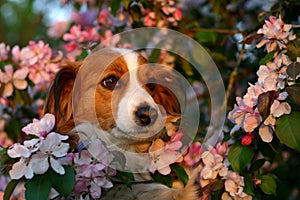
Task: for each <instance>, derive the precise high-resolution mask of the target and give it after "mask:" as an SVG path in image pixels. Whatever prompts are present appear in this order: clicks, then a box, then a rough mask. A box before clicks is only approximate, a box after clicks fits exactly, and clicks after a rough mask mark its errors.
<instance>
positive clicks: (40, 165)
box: [31, 152, 49, 174]
mask: <svg viewBox="0 0 300 200" xmlns="http://www.w3.org/2000/svg"><path fill="white" fill-rule="evenodd" d="M31 163H32V166H33V171H34V173H35V174H44V173H45V172H46V171H47V170H48V168H49V162H48V156H47V154H44V153H42V152H37V153H36V154H34V155H33V156H32V158H31Z"/></svg>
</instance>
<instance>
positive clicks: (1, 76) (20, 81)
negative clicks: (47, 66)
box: [0, 65, 29, 97]
mask: <svg viewBox="0 0 300 200" xmlns="http://www.w3.org/2000/svg"><path fill="white" fill-rule="evenodd" d="M4 70H5V72H1V71H0V84H1V83H2V84H3V85H4V91H3V94H4V95H6V96H7V97H9V96H11V95H12V94H13V91H14V89H13V88H14V87H15V88H17V89H19V90H24V89H25V88H26V87H27V85H28V83H27V81H26V80H25V78H26V77H27V74H28V73H29V71H28V69H27V68H21V69H18V70H16V71H15V72H14V69H13V67H12V66H11V65H6V66H5V67H4ZM0 86H1V85H0Z"/></svg>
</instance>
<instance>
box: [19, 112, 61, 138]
mask: <svg viewBox="0 0 300 200" xmlns="http://www.w3.org/2000/svg"><path fill="white" fill-rule="evenodd" d="M54 125H55V117H54V115H52V114H49V113H46V114H45V115H44V117H43V118H42V119H40V120H38V119H33V122H32V123H30V124H28V125H27V126H25V127H24V128H22V131H23V132H25V133H26V134H27V135H35V136H38V137H45V136H46V135H47V134H48V133H50V131H52V129H53V128H54Z"/></svg>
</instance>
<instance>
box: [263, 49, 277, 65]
mask: <svg viewBox="0 0 300 200" xmlns="http://www.w3.org/2000/svg"><path fill="white" fill-rule="evenodd" d="M274 54H275V51H272V52H270V53H268V54H267V55H266V56H265V57H264V58H262V59H261V60H260V61H259V65H265V64H267V62H269V61H271V60H272V58H273V57H274Z"/></svg>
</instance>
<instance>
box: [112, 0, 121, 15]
mask: <svg viewBox="0 0 300 200" xmlns="http://www.w3.org/2000/svg"><path fill="white" fill-rule="evenodd" d="M120 5H121V0H112V2H111V5H110V6H111V14H113V15H114V16H115V15H116V14H117V11H118V9H119V8H120Z"/></svg>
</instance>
